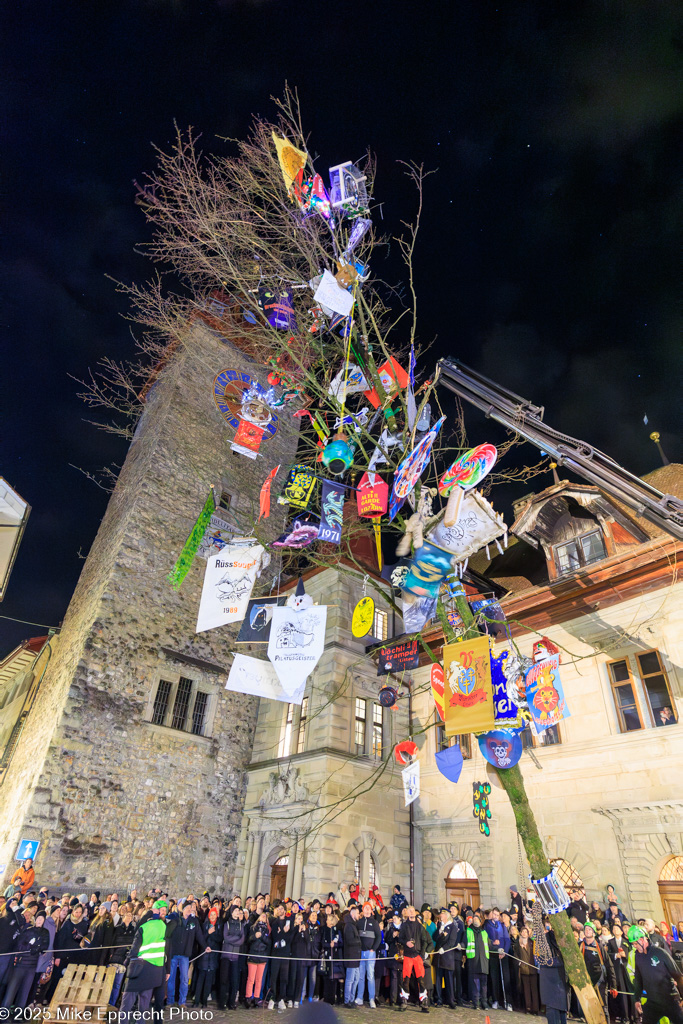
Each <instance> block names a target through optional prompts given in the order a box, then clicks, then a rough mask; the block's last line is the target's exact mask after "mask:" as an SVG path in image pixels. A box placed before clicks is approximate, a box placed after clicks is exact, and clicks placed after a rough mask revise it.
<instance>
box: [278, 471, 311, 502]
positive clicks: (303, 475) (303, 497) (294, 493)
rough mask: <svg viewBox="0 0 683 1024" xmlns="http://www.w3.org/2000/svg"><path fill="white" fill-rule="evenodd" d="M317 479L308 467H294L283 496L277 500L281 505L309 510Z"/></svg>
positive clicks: (283, 489)
mask: <svg viewBox="0 0 683 1024" xmlns="http://www.w3.org/2000/svg"><path fill="white" fill-rule="evenodd" d="M317 479H318V478H317V477H316V475H315V473H314V472H313V470H312V469H308V467H307V466H293V467H292V469H290V471H289V475H288V477H287V479H286V480H285V485H284V487H283V488H282V494H281V495H280V497H279V498H278V499H277V500H278V503H279V504H280V505H293V506H294V508H308V503H309V501H310V500H311V495H312V494H313V490H314V488H315V484H316V481H317Z"/></svg>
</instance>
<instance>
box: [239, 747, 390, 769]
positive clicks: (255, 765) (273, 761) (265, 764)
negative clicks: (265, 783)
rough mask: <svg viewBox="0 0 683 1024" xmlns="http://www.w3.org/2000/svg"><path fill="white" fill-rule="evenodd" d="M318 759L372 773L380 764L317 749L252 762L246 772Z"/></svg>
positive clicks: (360, 756)
mask: <svg viewBox="0 0 683 1024" xmlns="http://www.w3.org/2000/svg"><path fill="white" fill-rule="evenodd" d="M319 757H334V758H336V759H337V760H338V761H354V762H355V763H356V764H357V765H359V766H361V767H363V766H364V767H367V768H369V769H371V770H372V771H375V770H376V768H377V766H378V765H380V764H381V763H382V762H381V760H380V759H379V758H376V757H367V756H366V755H364V754H351V753H349V752H348V751H346V750H338V749H337V748H336V747H317V748H316V749H315V750H304V751H302V752H301V753H300V754H290V755H289V757H269V758H268V760H266V761H252V763H251V764H250V765H247V768H246V770H247V772H256V771H260V770H261V769H262V768H272V767H273V766H274V765H279V764H282V763H283V761H286V762H287V763H288V764H289V763H292V764H301V763H302V762H305V761H313V760H315V759H316V758H319Z"/></svg>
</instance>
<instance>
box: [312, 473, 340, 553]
mask: <svg viewBox="0 0 683 1024" xmlns="http://www.w3.org/2000/svg"><path fill="white" fill-rule="evenodd" d="M345 497H346V487H345V486H344V484H340V483H337V482H336V481H334V480H323V488H322V496H321V499H320V527H319V529H318V540H324V541H326V542H327V543H328V544H340V543H341V532H342V522H343V519H344V499H345Z"/></svg>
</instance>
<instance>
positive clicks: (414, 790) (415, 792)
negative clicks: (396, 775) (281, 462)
mask: <svg viewBox="0 0 683 1024" xmlns="http://www.w3.org/2000/svg"><path fill="white" fill-rule="evenodd" d="M401 778H402V779H403V793H404V795H405V800H406V807H408V805H409V804H412V802H413V801H414V800H417V798H418V797H419V795H420V762H419V761H413V762H412V764H409V765H407V766H406V767H405V768H404V769H403V770H402V772H401Z"/></svg>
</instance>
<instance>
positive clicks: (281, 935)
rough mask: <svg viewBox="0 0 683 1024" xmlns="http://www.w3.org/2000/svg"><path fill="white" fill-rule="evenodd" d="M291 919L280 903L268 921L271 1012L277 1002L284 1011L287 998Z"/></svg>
mask: <svg viewBox="0 0 683 1024" xmlns="http://www.w3.org/2000/svg"><path fill="white" fill-rule="evenodd" d="M291 921H292V918H291V917H285V908H284V905H283V904H282V903H280V905H279V906H277V907H276V908H275V916H274V917H271V919H270V938H271V956H272V957H273V959H272V960H271V961H270V1000H269V1002H268V1009H269V1010H273V1009H274V1008H275V1003H276V1002H278V992H279V1002H278V1009H280V1010H284V1009H285V999H286V998H287V982H288V980H289V957H290V955H291V951H292V936H293V931H292V924H291Z"/></svg>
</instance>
